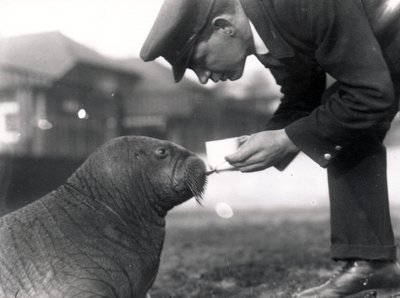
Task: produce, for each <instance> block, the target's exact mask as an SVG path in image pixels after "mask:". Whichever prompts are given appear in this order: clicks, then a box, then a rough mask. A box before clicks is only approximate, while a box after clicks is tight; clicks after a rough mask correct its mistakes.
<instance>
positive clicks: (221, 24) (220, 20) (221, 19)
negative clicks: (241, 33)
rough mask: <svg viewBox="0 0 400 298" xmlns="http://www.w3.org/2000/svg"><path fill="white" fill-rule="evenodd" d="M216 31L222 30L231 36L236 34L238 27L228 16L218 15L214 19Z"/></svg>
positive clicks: (213, 23)
mask: <svg viewBox="0 0 400 298" xmlns="http://www.w3.org/2000/svg"><path fill="white" fill-rule="evenodd" d="M212 26H213V28H214V31H218V30H222V31H221V32H223V33H224V34H227V35H229V36H233V35H235V32H236V29H235V27H234V26H233V24H232V22H231V21H230V20H229V17H227V16H223V15H222V16H218V17H215V18H214V19H213V20H212Z"/></svg>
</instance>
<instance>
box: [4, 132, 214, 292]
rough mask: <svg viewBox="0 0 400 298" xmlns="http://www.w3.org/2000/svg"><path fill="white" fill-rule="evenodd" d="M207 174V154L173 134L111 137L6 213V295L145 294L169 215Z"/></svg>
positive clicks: (200, 187) (197, 190)
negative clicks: (61, 178) (45, 190)
mask: <svg viewBox="0 0 400 298" xmlns="http://www.w3.org/2000/svg"><path fill="white" fill-rule="evenodd" d="M205 180H206V178H205V166H204V163H203V162H202V161H201V160H200V159H199V158H198V157H196V156H195V155H194V154H192V153H190V152H188V151H186V150H185V149H183V148H181V147H179V146H176V145H174V144H173V143H170V142H167V141H160V140H157V139H151V138H146V137H121V138H117V139H115V140H113V141H111V142H109V143H106V144H105V145H103V146H102V147H100V148H99V149H98V150H97V151H96V152H95V153H93V154H92V155H91V156H90V157H89V158H88V159H87V160H86V161H85V163H83V165H82V166H81V167H80V168H79V169H78V170H77V171H76V172H75V173H74V174H73V175H72V176H71V177H70V178H69V179H68V181H67V182H66V183H65V184H64V185H63V186H61V187H59V188H58V189H57V190H55V191H53V192H52V193H50V194H48V195H46V196H45V197H43V198H41V199H39V200H38V201H36V202H34V203H32V204H30V205H28V206H26V207H24V208H22V209H20V210H17V211H16V212H13V213H10V214H8V215H6V216H4V217H3V218H1V219H0V297H6V298H8V297H19V298H25V297H37V298H56V297H60V298H69V297H79V298H84V297H85V298H87V297H106V298H113V297H132V298H140V297H145V296H146V293H147V291H148V290H149V288H150V287H151V285H152V284H153V282H154V279H155V277H156V275H157V271H158V266H159V259H160V254H161V249H162V246H163V241H164V235H165V218H164V216H165V215H166V213H167V211H168V210H170V209H171V208H172V207H174V206H175V205H177V204H180V203H182V202H184V201H186V200H187V199H189V198H191V197H193V196H196V197H199V196H201V192H202V191H203V187H204V184H205Z"/></svg>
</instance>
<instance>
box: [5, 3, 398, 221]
mask: <svg viewBox="0 0 400 298" xmlns="http://www.w3.org/2000/svg"><path fill="white" fill-rule="evenodd" d="M161 3H162V1H161V0H150V1H141V0H35V1H30V0H1V1H0V183H1V186H0V212H1V213H6V212H8V211H11V210H14V209H16V208H18V207H20V206H23V205H25V204H27V203H28V202H31V201H32V200H34V199H36V198H38V197H40V196H42V195H43V194H45V193H47V192H49V191H50V190H52V189H54V188H55V187H57V186H58V185H59V184H61V183H63V181H64V180H65V179H66V178H67V177H68V176H69V175H70V174H71V173H72V172H73V171H74V170H75V168H76V167H77V166H79V164H80V163H81V162H82V161H83V160H84V159H85V158H86V157H87V156H88V155H89V154H90V153H91V152H92V151H93V150H94V149H95V148H96V147H97V146H99V145H101V144H102V143H104V142H106V141H107V140H109V139H111V138H114V137H116V136H119V135H126V134H133V135H147V136H152V137H157V138H161V139H168V140H171V141H173V142H176V143H178V144H180V145H182V146H184V147H186V148H188V149H190V150H192V151H194V152H196V153H197V154H199V155H200V156H202V157H203V158H205V146H204V143H205V141H208V140H215V139H221V138H228V137H233V136H239V135H243V134H251V133H254V132H256V131H260V130H262V129H263V126H264V125H265V123H266V122H267V121H268V119H269V117H271V114H272V113H273V111H274V109H275V108H276V107H277V104H278V101H279V98H280V93H279V86H277V85H276V84H275V82H274V80H273V78H272V77H271V75H270V74H269V72H268V71H267V70H266V69H265V68H264V67H263V66H262V65H261V64H260V63H259V62H258V61H256V59H254V58H252V57H250V58H249V59H248V62H247V66H246V70H245V74H244V76H243V78H242V79H241V80H239V81H236V82H221V83H218V84H214V83H209V84H208V85H206V86H202V85H200V84H199V83H198V82H197V81H196V79H195V77H194V75H193V74H192V73H191V71H188V72H187V74H186V77H185V78H184V79H183V80H182V81H181V83H179V84H175V83H174V82H173V77H172V73H171V71H170V69H169V66H168V64H167V63H165V61H163V60H162V59H160V60H157V61H154V62H150V63H143V62H142V61H141V60H140V59H139V58H138V55H139V51H140V48H141V45H142V43H143V41H144V39H145V38H146V35H147V33H148V31H149V30H150V28H151V26H152V23H153V21H154V19H155V17H156V15H157V13H158V9H159V7H160V6H161ZM399 126H400V120H399V117H397V118H396V120H395V122H394V123H393V128H392V130H391V131H390V133H389V136H388V138H387V144H388V148H389V150H388V151H389V163H388V164H389V168H388V174H389V188H390V194H391V200H392V202H391V203H392V204H399V203H400V186H399V183H398V182H397V181H400V180H399V179H400V171H399V167H400V160H399V159H400V128H399ZM327 200H328V190H327V183H326V173H325V170H324V169H322V168H320V167H319V166H318V165H316V164H315V163H313V162H312V161H311V160H310V159H308V158H307V157H306V156H304V155H302V154H300V155H299V156H298V157H297V158H296V159H295V161H294V162H293V163H292V164H291V165H290V166H289V167H288V168H287V169H286V170H285V171H283V172H279V171H277V170H276V169H268V170H266V171H262V172H258V173H254V174H241V173H233V172H229V173H221V174H214V175H212V176H211V177H210V178H209V183H208V188H207V192H206V195H205V201H204V207H205V208H206V209H210V210H212V212H215V214H216V215H218V216H220V217H222V218H230V217H232V216H233V215H234V213H235V211H236V210H239V209H264V208H265V209H270V210H273V209H274V208H308V209H311V210H312V209H313V208H317V209H318V210H319V208H321V207H322V208H325V207H326V206H327V205H328V201H327ZM179 208H180V210H188V209H190V210H193V208H199V207H198V206H197V205H196V203H195V202H187V203H185V204H184V205H183V206H181V207H179Z"/></svg>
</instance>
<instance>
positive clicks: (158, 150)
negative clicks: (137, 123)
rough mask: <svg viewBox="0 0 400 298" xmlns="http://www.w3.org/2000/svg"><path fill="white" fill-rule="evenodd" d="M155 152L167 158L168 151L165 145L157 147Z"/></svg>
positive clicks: (159, 156) (160, 156) (158, 155)
mask: <svg viewBox="0 0 400 298" xmlns="http://www.w3.org/2000/svg"><path fill="white" fill-rule="evenodd" d="M155 153H156V156H157V157H158V158H165V157H167V155H168V151H167V149H165V148H164V147H159V148H157V149H156V152H155Z"/></svg>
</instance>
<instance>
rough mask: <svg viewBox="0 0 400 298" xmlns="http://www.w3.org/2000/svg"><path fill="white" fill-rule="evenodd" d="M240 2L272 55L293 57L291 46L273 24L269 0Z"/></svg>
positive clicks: (272, 13) (273, 17)
mask: <svg viewBox="0 0 400 298" xmlns="http://www.w3.org/2000/svg"><path fill="white" fill-rule="evenodd" d="M240 2H241V4H242V7H243V9H244V11H245V13H246V15H247V17H248V18H249V19H250V21H251V22H252V23H253V24H254V26H255V27H256V29H257V31H258V32H259V34H260V36H261V38H262V39H263V40H264V42H265V44H266V46H267V47H268V49H269V51H270V52H271V54H272V56H273V57H275V58H277V59H281V58H291V57H294V55H295V53H294V50H293V48H292V47H291V46H290V45H289V44H288V43H287V42H286V40H284V39H283V37H282V35H281V34H280V33H279V31H278V29H277V27H276V25H275V24H276V19H275V15H274V11H273V6H272V5H271V3H270V1H268V0H264V1H263V0H240Z"/></svg>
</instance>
